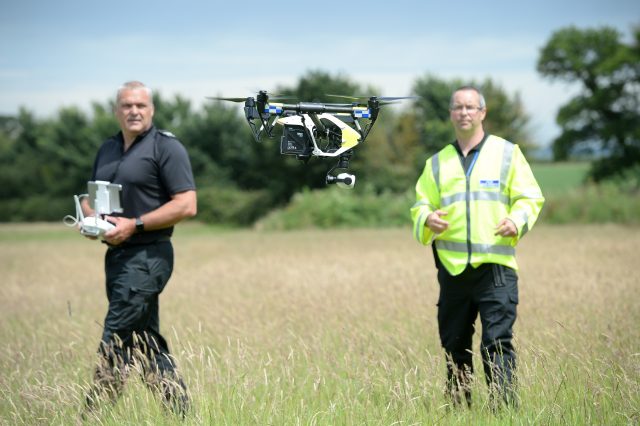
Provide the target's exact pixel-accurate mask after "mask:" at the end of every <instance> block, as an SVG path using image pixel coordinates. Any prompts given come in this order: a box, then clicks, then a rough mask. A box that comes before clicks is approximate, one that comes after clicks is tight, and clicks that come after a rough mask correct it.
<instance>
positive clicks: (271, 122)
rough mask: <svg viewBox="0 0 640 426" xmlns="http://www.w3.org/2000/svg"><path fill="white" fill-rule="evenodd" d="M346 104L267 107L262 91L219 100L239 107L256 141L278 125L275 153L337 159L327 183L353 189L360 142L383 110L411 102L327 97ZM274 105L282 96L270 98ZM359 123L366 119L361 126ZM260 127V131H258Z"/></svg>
mask: <svg viewBox="0 0 640 426" xmlns="http://www.w3.org/2000/svg"><path fill="white" fill-rule="evenodd" d="M327 96H332V97H337V98H343V99H349V100H351V101H352V102H351V103H335V104H333V103H317V102H299V103H296V104H287V103H276V102H269V95H268V94H267V92H266V91H264V90H261V91H259V92H258V93H257V95H256V97H255V98H254V97H247V98H220V97H211V98H209V99H218V100H223V101H231V102H244V114H245V117H246V119H247V122H248V123H249V127H250V128H251V132H252V134H253V137H254V139H255V140H256V142H260V141H261V140H262V137H263V135H267V136H268V137H270V138H273V129H274V127H275V126H276V125H281V126H283V131H282V137H281V139H280V153H281V154H284V155H294V156H296V158H298V159H299V160H302V161H304V162H305V163H306V162H307V161H309V159H310V158H311V157H312V156H313V157H337V158H338V163H337V164H336V165H335V166H334V167H332V168H331V169H330V170H329V171H328V172H327V176H326V183H327V184H337V185H338V186H340V187H343V188H353V187H354V185H355V182H356V177H355V175H353V174H350V173H348V170H349V161H350V160H351V155H352V154H353V148H354V147H356V146H357V145H358V144H360V143H362V142H364V140H365V139H366V138H367V136H368V135H369V132H370V131H371V128H372V127H373V125H374V123H375V121H376V119H377V118H378V113H379V111H380V107H381V106H382V105H386V104H389V103H394V101H398V100H401V99H410V98H413V97H378V96H370V97H352V96H342V95H327ZM271 99H275V100H279V99H283V98H282V97H278V96H272V97H271ZM361 120H366V122H364V123H363V124H361V122H360V121H361ZM258 125H259V127H258Z"/></svg>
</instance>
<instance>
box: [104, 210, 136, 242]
mask: <svg viewBox="0 0 640 426" xmlns="http://www.w3.org/2000/svg"><path fill="white" fill-rule="evenodd" d="M104 219H105V220H106V221H109V222H111V223H113V224H114V225H115V226H116V227H115V228H113V229H111V230H110V231H107V232H105V233H104V240H105V241H106V242H107V243H109V244H111V245H112V246H117V245H119V244H122V243H124V242H125V241H127V240H128V239H129V238H130V237H131V236H132V235H133V234H134V233H135V232H136V220H135V219H130V218H127V217H114V216H105V218H104Z"/></svg>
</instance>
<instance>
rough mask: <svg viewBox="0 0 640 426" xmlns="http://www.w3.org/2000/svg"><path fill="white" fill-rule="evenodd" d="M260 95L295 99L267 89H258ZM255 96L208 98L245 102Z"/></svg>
mask: <svg viewBox="0 0 640 426" xmlns="http://www.w3.org/2000/svg"><path fill="white" fill-rule="evenodd" d="M257 93H258V95H257V96H260V95H263V96H267V97H268V99H269V100H274V101H277V100H286V99H294V98H293V96H286V95H272V94H270V93H268V92H267V91H266V90H259V91H257ZM253 97H254V96H245V97H242V98H241V97H221V96H207V99H214V100H220V101H229V102H238V103H241V102H245V101H246V100H247V99H248V98H253Z"/></svg>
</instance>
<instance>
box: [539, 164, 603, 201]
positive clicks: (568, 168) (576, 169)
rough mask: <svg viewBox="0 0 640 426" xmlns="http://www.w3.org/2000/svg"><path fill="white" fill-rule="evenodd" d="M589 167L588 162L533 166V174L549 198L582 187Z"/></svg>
mask: <svg viewBox="0 0 640 426" xmlns="http://www.w3.org/2000/svg"><path fill="white" fill-rule="evenodd" d="M589 167H591V166H590V164H589V163H588V162H572V163H532V164H531V169H532V170H533V174H534V175H535V177H536V180H537V181H538V184H539V185H540V188H541V189H542V192H543V193H544V194H545V196H547V197H549V196H554V195H562V194H565V193H567V192H570V191H571V190H574V189H576V188H578V187H580V186H581V185H582V184H583V182H584V178H585V176H586V175H587V172H588V171H589Z"/></svg>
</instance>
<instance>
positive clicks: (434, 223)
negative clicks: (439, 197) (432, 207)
mask: <svg viewBox="0 0 640 426" xmlns="http://www.w3.org/2000/svg"><path fill="white" fill-rule="evenodd" d="M447 214H448V213H447V212H445V211H444V210H436V211H434V212H433V213H431V214H430V215H429V216H427V221H426V222H425V224H426V225H427V227H429V229H431V230H432V231H433V232H435V233H436V234H439V233H441V232H443V231H444V230H446V229H447V228H448V227H449V222H447V221H446V220H444V219H442V217H443V216H446V215H447Z"/></svg>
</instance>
